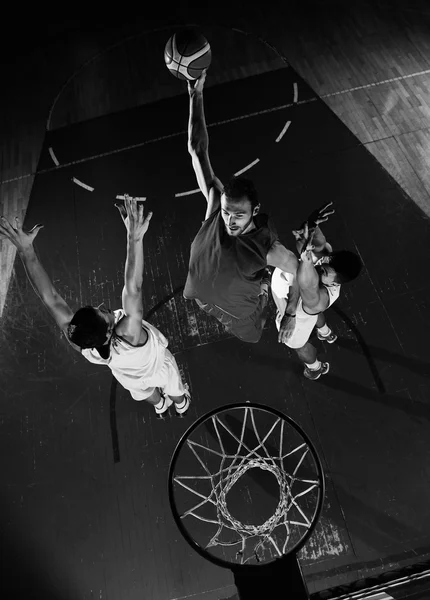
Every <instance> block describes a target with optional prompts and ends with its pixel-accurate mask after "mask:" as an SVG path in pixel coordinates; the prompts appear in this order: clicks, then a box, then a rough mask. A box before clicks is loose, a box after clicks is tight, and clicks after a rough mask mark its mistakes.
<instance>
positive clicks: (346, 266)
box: [329, 250, 363, 283]
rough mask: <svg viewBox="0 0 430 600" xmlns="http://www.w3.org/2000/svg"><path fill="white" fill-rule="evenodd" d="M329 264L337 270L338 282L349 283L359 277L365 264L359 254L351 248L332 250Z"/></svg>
mask: <svg viewBox="0 0 430 600" xmlns="http://www.w3.org/2000/svg"><path fill="white" fill-rule="evenodd" d="M329 265H330V267H332V268H333V269H334V270H335V271H336V281H337V282H338V283H348V282H349V281H352V280H353V279H355V278H356V277H358V276H359V275H360V272H361V269H362V266H363V265H362V262H361V260H360V258H359V256H358V255H357V254H355V252H351V251H350V250H337V251H335V252H332V253H331V254H330V262H329Z"/></svg>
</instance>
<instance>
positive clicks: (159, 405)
mask: <svg viewBox="0 0 430 600" xmlns="http://www.w3.org/2000/svg"><path fill="white" fill-rule="evenodd" d="M163 404H164V398H161V400H160V402H159V403H158V404H155V405H154V406H155V408H163Z"/></svg>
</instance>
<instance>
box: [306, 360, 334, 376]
mask: <svg viewBox="0 0 430 600" xmlns="http://www.w3.org/2000/svg"><path fill="white" fill-rule="evenodd" d="M329 369H330V365H329V363H328V362H322V363H321V366H320V368H319V369H310V368H309V367H305V370H304V371H303V375H304V376H305V377H307V378H308V379H312V380H315V379H319V378H320V377H321V375H325V374H326V373H328V371H329Z"/></svg>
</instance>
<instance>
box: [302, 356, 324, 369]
mask: <svg viewBox="0 0 430 600" xmlns="http://www.w3.org/2000/svg"><path fill="white" fill-rule="evenodd" d="M305 365H306V366H307V367H308V369H310V370H311V371H318V369H319V368H320V367H321V363H320V361H319V360H318V359H316V361H315V362H314V363H312V364H311V365H310V364H309V363H305Z"/></svg>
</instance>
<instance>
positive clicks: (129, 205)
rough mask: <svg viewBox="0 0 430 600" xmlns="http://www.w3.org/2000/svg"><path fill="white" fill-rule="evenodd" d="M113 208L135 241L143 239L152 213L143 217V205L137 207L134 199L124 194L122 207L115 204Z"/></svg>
mask: <svg viewBox="0 0 430 600" xmlns="http://www.w3.org/2000/svg"><path fill="white" fill-rule="evenodd" d="M115 206H116V207H117V209H118V210H119V212H120V215H121V218H122V220H123V222H124V225H125V227H126V229H127V231H128V233H129V234H130V235H132V236H133V237H134V238H136V239H140V238H143V236H144V235H145V233H146V232H147V231H148V227H149V222H150V220H151V217H152V212H149V213H148V214H147V215H146V217H145V215H144V212H143V203H140V204H139V205H138V203H137V200H136V198H132V197H131V196H129V195H128V194H124V205H122V204H115Z"/></svg>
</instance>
